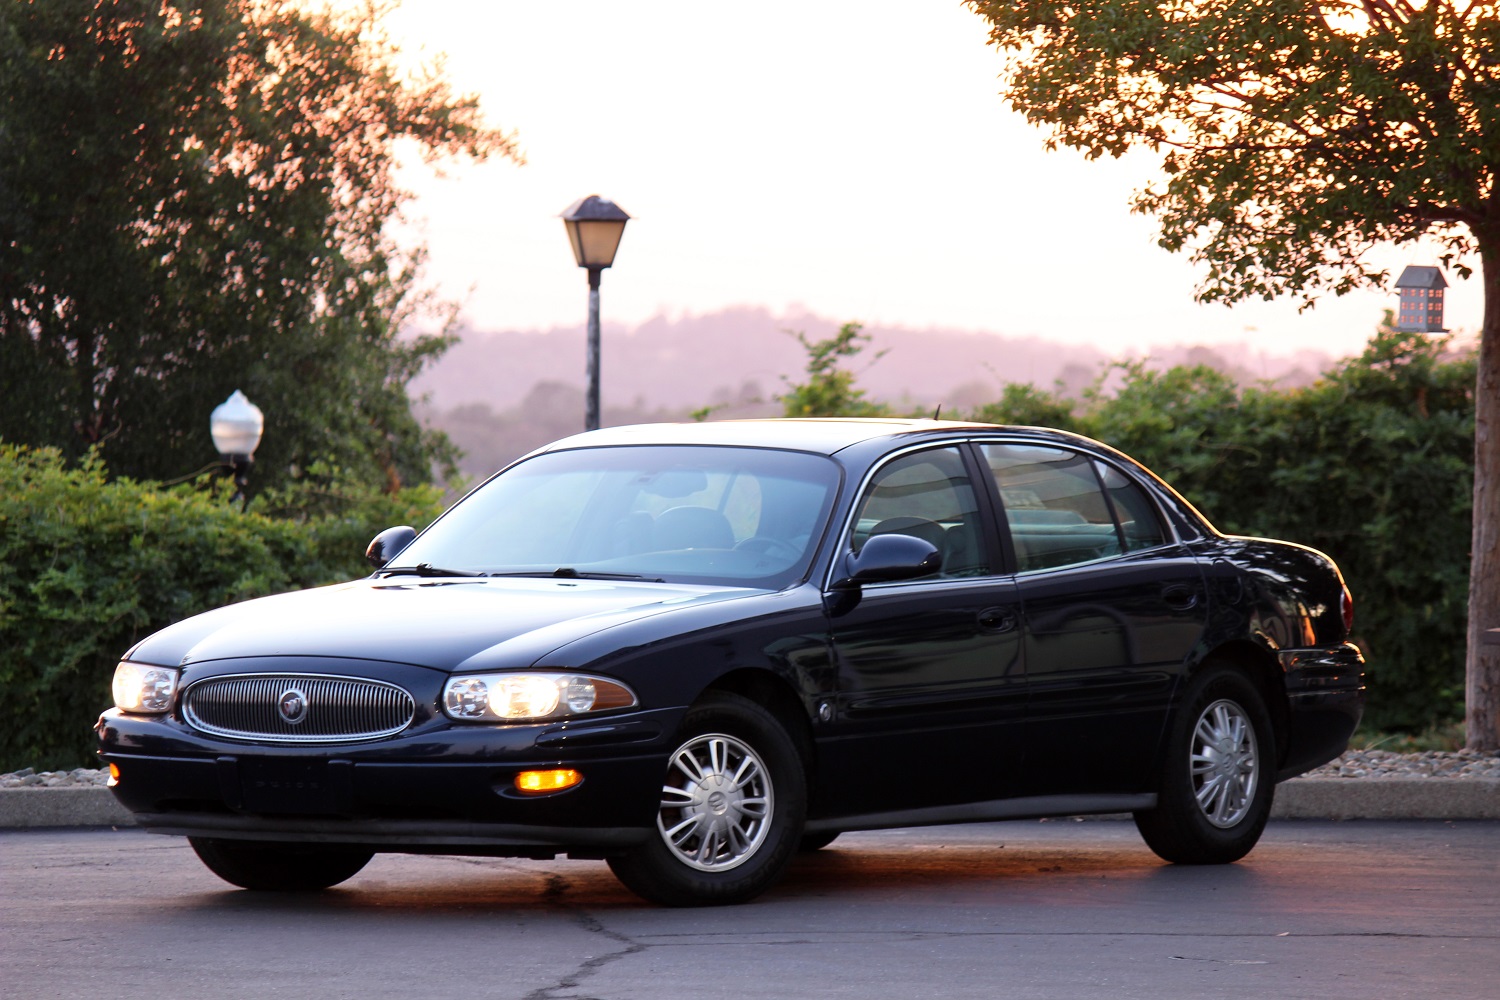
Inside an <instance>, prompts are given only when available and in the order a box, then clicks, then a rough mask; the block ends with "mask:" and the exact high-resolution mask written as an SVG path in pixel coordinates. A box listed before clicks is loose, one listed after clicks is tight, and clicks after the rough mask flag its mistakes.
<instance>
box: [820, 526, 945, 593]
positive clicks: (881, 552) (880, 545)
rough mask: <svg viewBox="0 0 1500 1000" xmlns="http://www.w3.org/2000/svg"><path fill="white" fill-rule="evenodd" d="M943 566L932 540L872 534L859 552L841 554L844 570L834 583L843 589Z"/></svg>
mask: <svg viewBox="0 0 1500 1000" xmlns="http://www.w3.org/2000/svg"><path fill="white" fill-rule="evenodd" d="M942 566H943V556H942V553H940V552H938V550H937V548H936V546H934V545H933V544H932V543H931V542H925V541H923V540H922V539H920V538H915V537H913V536H911V535H899V534H889V535H875V536H873V537H872V538H870V539H869V540H868V541H866V542H865V544H864V547H863V548H862V549H860V550H859V551H858V552H856V553H851V554H849V555H848V556H845V557H844V572H843V573H842V574H841V575H840V577H839V578H838V579H836V580H835V581H834V584H833V586H834V589H836V590H843V589H848V588H851V587H858V586H861V585H863V584H866V583H890V582H892V581H894V580H911V579H914V578H916V577H919V576H926V575H927V574H929V573H936V572H937V571H938V570H939V569H942Z"/></svg>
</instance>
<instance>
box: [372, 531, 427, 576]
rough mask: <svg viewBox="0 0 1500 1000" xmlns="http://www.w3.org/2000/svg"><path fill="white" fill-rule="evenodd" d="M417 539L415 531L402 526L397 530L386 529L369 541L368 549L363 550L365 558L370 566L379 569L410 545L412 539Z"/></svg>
mask: <svg viewBox="0 0 1500 1000" xmlns="http://www.w3.org/2000/svg"><path fill="white" fill-rule="evenodd" d="M416 537H417V529H416V528H413V527H411V526H410V525H407V524H403V525H401V526H400V527H399V528H386V529H385V530H384V531H382V532H381V533H380V534H378V535H376V536H375V537H374V538H373V539H371V541H370V546H369V548H367V549H365V558H366V559H367V560H369V562H370V565H371V566H374V567H375V568H376V569H380V568H381V567H382V566H384V565H385V564H386V563H388V562H390V561H391V560H392V559H394V558H396V556H397V555H398V554H399V553H400V552H401V550H402V549H404V548H406V547H407V546H408V545H410V544H411V541H412V539H413V538H416Z"/></svg>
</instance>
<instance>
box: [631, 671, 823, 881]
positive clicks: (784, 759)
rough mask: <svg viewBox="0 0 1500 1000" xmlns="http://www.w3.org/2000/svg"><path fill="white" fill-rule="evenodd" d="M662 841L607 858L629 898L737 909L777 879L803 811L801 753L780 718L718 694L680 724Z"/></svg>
mask: <svg viewBox="0 0 1500 1000" xmlns="http://www.w3.org/2000/svg"><path fill="white" fill-rule="evenodd" d="M682 740H683V742H682V743H681V745H680V746H678V748H677V749H676V750H675V751H674V752H673V753H672V755H671V756H670V757H669V758H668V760H667V773H666V776H665V780H664V781H663V783H662V789H661V798H660V802H659V805H658V807H657V815H656V836H654V837H652V838H650V839H649V840H648V841H646V843H644V844H642V845H641V846H640V847H638V848H636V849H635V850H633V851H631V852H630V853H629V854H626V855H621V856H619V857H614V858H610V859H609V866H610V868H611V869H612V870H613V871H614V873H615V875H616V877H618V878H619V880H620V881H621V882H623V883H625V885H626V887H627V888H629V889H630V890H631V891H632V892H635V893H636V894H637V895H640V896H642V897H644V898H646V899H649V900H651V901H652V902H655V903H662V904H664V905H667V906H707V905H716V904H722V903H741V902H744V901H745V900H748V899H751V898H753V897H755V896H758V895H760V894H761V893H762V892H764V891H765V890H766V889H768V888H770V886H771V885H772V884H773V883H774V882H775V881H776V880H777V879H778V878H780V877H781V874H782V872H784V871H785V870H786V866H787V864H788V863H789V862H790V861H791V859H792V856H793V854H794V853H795V852H796V850H797V845H798V842H799V840H800V837H801V833H802V820H803V817H804V815H805V814H806V811H807V784H806V779H805V777H804V771H803V767H802V759H801V755H800V754H799V753H798V751H797V747H796V744H795V743H794V742H793V741H792V739H791V737H790V736H788V735H787V732H786V730H785V729H783V728H782V726H781V724H780V723H779V722H778V721H777V720H776V717H775V716H774V715H772V714H771V713H770V712H768V711H767V710H766V709H764V708H762V707H761V706H760V705H757V704H756V703H754V702H752V701H749V700H748V699H745V698H741V697H739V696H738V695H733V694H727V693H726V694H716V695H714V696H712V698H711V699H709V700H706V701H704V702H703V703H701V704H699V705H698V706H696V707H694V708H693V709H692V710H691V711H690V712H688V714H687V718H686V719H685V720H684V722H683V728H682Z"/></svg>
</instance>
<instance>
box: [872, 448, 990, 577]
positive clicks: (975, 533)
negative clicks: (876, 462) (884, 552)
mask: <svg viewBox="0 0 1500 1000" xmlns="http://www.w3.org/2000/svg"><path fill="white" fill-rule="evenodd" d="M883 534H901V535H911V536H913V537H915V538H920V539H922V540H924V541H926V542H930V543H931V544H932V545H933V546H934V547H935V548H936V549H937V550H938V551H939V552H940V553H942V555H943V566H942V569H941V570H940V571H939V573H938V576H939V577H958V576H983V575H985V574H987V573H989V572H990V567H989V564H988V561H987V560H986V559H985V554H984V539H983V535H982V534H981V533H980V530H979V506H978V503H977V501H976V500H975V494H974V484H973V483H972V482H970V481H969V474H968V472H967V471H966V470H965V468H964V463H963V458H962V456H961V455H960V454H959V451H958V449H957V448H933V449H931V450H928V451H919V452H915V453H913V454H910V455H903V456H901V457H900V458H898V459H896V460H894V461H892V462H890V463H889V464H887V465H886V466H884V467H883V468H881V470H880V471H879V472H877V473H876V474H875V478H874V479H873V480H871V482H870V486H869V488H868V490H867V491H866V493H865V495H864V498H863V499H862V500H861V501H860V504H859V508H858V514H857V515H856V517H855V522H854V534H853V538H851V539H850V543H851V545H852V546H853V548H855V549H856V550H857V549H859V548H861V547H863V546H864V544H865V542H866V541H867V540H868V539H869V538H870V537H871V536H873V535H883Z"/></svg>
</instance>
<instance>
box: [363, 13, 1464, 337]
mask: <svg viewBox="0 0 1500 1000" xmlns="http://www.w3.org/2000/svg"><path fill="white" fill-rule="evenodd" d="M387 25H388V27H389V28H390V30H391V31H392V33H393V35H394V37H395V38H396V39H397V41H398V43H399V44H401V45H402V46H403V48H404V49H405V51H406V53H407V55H408V56H410V57H412V58H414V59H416V58H420V59H430V58H432V57H433V56H436V55H438V54H444V55H445V56H446V68H447V75H448V77H449V78H450V80H451V81H452V82H453V83H454V85H455V86H456V88H457V89H459V90H460V91H463V92H469V93H476V94H478V95H479V97H480V99H481V104H482V106H483V107H484V108H485V110H486V114H487V117H488V120H489V121H490V123H491V124H493V125H496V126H499V127H502V128H504V129H507V130H514V131H515V132H516V133H517V138H518V140H519V144H520V147H521V149H522V150H523V151H524V153H525V155H526V158H527V163H526V164H525V165H524V166H516V165H514V164H512V163H510V162H509V161H504V160H492V161H491V162H489V163H486V164H483V165H480V166H467V165H458V166H449V167H447V168H446V170H445V174H446V176H444V177H442V178H435V177H433V176H432V174H431V173H430V172H429V171H427V170H425V169H409V170H407V171H405V172H404V173H403V179H404V182H405V183H406V184H407V185H408V186H410V187H411V189H412V190H413V191H415V192H416V193H417V198H416V199H415V201H414V202H413V203H412V204H411V205H410V206H408V210H407V215H408V217H409V220H410V221H409V223H408V228H407V230H406V237H405V238H407V239H409V240H420V241H422V242H424V243H425V244H426V245H427V247H428V249H429V251H430V254H431V257H430V268H429V279H430V281H431V282H432V283H433V284H435V285H436V286H437V288H438V290H439V292H440V293H441V294H442V295H444V296H445V297H447V298H450V299H454V300H457V301H460V302H462V303H463V311H462V314H461V315H462V322H463V325H464V326H465V327H467V328H468V329H471V330H479V331H484V330H523V329H546V328H549V327H553V326H571V325H576V324H579V323H581V322H582V321H583V318H584V316H585V314H586V309H587V282H586V279H585V274H584V272H583V271H582V270H580V269H578V268H577V267H576V266H575V265H574V263H573V259H572V255H571V252H570V250H569V248H568V241H567V237H566V234H565V232H564V229H563V224H562V222H561V221H559V218H558V216H559V215H560V213H561V212H562V211H563V210H564V209H565V208H566V207H567V206H568V205H569V204H571V203H572V202H573V201H575V200H576V199H578V198H580V197H583V196H584V195H588V194H599V195H602V196H603V197H606V198H609V199H612V200H613V201H615V202H616V203H617V204H618V205H620V206H621V207H622V208H624V209H625V210H626V211H627V212H629V213H630V215H631V216H632V221H631V222H630V223H629V224H628V225H627V227H626V230H625V235H624V238H623V240H622V241H621V245H620V250H619V253H618V256H617V257H616V262H615V266H614V267H613V268H611V269H610V270H608V271H606V272H605V274H604V279H603V286H602V289H601V312H602V314H603V317H604V322H605V324H606V327H608V326H609V325H611V324H616V323H624V324H630V325H634V324H638V323H641V322H644V321H645V320H647V319H649V318H652V317H653V316H658V315H665V316H667V317H679V316H682V315H684V314H704V313H711V312H714V311H717V310H719V309H723V308H726V307H731V306H743V305H751V306H766V307H768V308H770V309H771V310H773V311H774V312H777V313H783V312H788V311H795V310H801V309H806V310H808V311H810V312H812V313H814V314H816V315H818V316H821V317H824V318H826V319H830V320H833V321H837V322H844V321H850V320H855V321H860V322H864V323H866V324H872V325H873V324H878V325H895V326H904V327H908V328H914V329H926V328H948V329H962V330H972V331H975V332H984V333H993V334H1001V335H1007V336H1042V337H1050V338H1054V339H1056V340H1059V341H1065V342H1068V343H1089V344H1094V345H1096V346H1098V347H1100V348H1102V349H1104V350H1107V351H1118V352H1120V353H1141V352H1147V351H1149V349H1150V347H1151V346H1152V345H1155V344H1177V343H1201V344H1207V345H1210V346H1212V345H1215V344H1227V343H1233V342H1244V343H1248V344H1250V345H1252V346H1254V347H1257V348H1260V349H1262V350H1265V351H1268V352H1291V351H1294V350H1297V349H1300V348H1306V347H1315V348H1319V349H1322V350H1326V351H1329V352H1332V353H1339V354H1348V353H1357V352H1358V351H1359V350H1360V348H1361V347H1362V346H1363V344H1364V343H1365V341H1366V340H1367V339H1368V337H1369V335H1370V333H1371V331H1372V330H1373V329H1374V327H1375V325H1376V323H1377V322H1378V321H1379V320H1380V317H1381V311H1382V309H1385V308H1393V307H1394V304H1395V301H1396V299H1395V295H1394V293H1393V292H1383V293H1382V292H1360V293H1354V294H1351V295H1348V296H1345V297H1344V298H1334V297H1332V296H1328V297H1326V298H1324V299H1322V300H1320V301H1319V303H1318V305H1317V306H1316V307H1315V308H1314V309H1312V310H1309V311H1304V312H1299V305H1300V302H1299V301H1298V300H1294V299H1291V298H1287V299H1282V300H1278V301H1275V302H1270V303H1265V302H1260V301H1256V302H1251V303H1245V304H1241V305H1237V306H1235V307H1232V308H1226V307H1225V306H1222V305H1198V304H1196V303H1195V302H1194V300H1193V294H1194V288H1195V286H1196V284H1197V282H1198V280H1199V278H1200V274H1199V272H1198V270H1197V269H1196V268H1195V267H1194V266H1193V265H1192V264H1191V263H1190V261H1189V260H1188V258H1187V255H1186V254H1177V255H1173V254H1169V253H1167V252H1166V251H1165V250H1162V249H1161V248H1159V247H1158V246H1157V245H1156V239H1157V233H1156V225H1155V223H1154V221H1153V220H1152V219H1150V218H1148V217H1143V216H1138V215H1133V214H1132V213H1131V212H1130V197H1131V193H1132V192H1133V191H1134V190H1137V189H1139V188H1140V187H1141V186H1143V185H1144V184H1145V183H1146V182H1148V181H1149V180H1151V179H1152V177H1153V176H1154V175H1155V171H1156V166H1157V161H1156V159H1155V158H1154V157H1153V156H1152V155H1151V154H1149V153H1147V152H1144V151H1143V152H1141V153H1139V154H1131V155H1129V156H1127V157H1125V158H1124V159H1122V160H1099V161H1087V160H1085V159H1084V157H1083V156H1082V155H1081V154H1079V153H1077V152H1074V151H1071V150H1066V149H1064V150H1058V151H1053V152H1048V151H1046V150H1045V148H1044V144H1045V139H1046V136H1045V134H1044V133H1043V132H1041V131H1040V130H1038V129H1036V128H1033V127H1031V126H1029V125H1028V124H1027V123H1026V122H1025V120H1024V119H1023V118H1022V117H1021V116H1020V115H1019V114H1018V113H1017V112H1015V111H1014V110H1013V109H1011V108H1010V107H1009V106H1008V105H1007V104H1006V103H1005V101H1004V99H1003V97H1002V96H1001V94H1000V87H1001V83H1000V80H999V78H998V75H999V73H1000V69H1001V61H1000V55H999V54H998V53H997V52H996V51H995V50H994V49H992V48H991V47H989V46H988V45H987V44H986V35H987V33H986V27H985V22H983V21H982V20H981V19H980V18H979V17H978V16H977V15H975V14H973V13H972V12H970V11H969V10H968V9H967V8H965V7H963V6H962V5H961V4H960V3H959V2H957V0H760V2H758V3H755V4H725V3H707V2H703V0H693V2H687V0H633V2H620V0H568V2H565V3H559V2H553V3H543V2H538V0H519V2H518V0H405V2H404V5H403V6H402V7H401V8H399V9H398V10H397V11H396V12H395V13H394V14H393V15H391V16H390V17H389V18H388V20H387ZM1438 253H1439V251H1438V250H1436V249H1435V248H1434V247H1432V246H1427V247H1421V246H1418V247H1412V246H1405V247H1401V248H1395V247H1386V248H1382V249H1381V250H1380V251H1379V252H1378V254H1377V256H1376V257H1375V258H1373V259H1374V260H1375V261H1376V262H1377V263H1378V264H1380V265H1382V266H1386V267H1389V268H1390V269H1391V272H1392V275H1393V276H1394V275H1395V274H1397V273H1399V271H1400V269H1401V268H1402V267H1403V266H1405V265H1406V264H1413V263H1417V264H1433V263H1437V260H1436V257H1437V254H1438ZM1448 279H1449V282H1450V284H1451V285H1452V286H1453V287H1452V288H1450V291H1449V299H1448V314H1447V320H1448V325H1449V326H1450V327H1453V328H1455V329H1456V330H1458V331H1460V332H1461V333H1463V332H1467V333H1474V332H1477V330H1478V328H1479V324H1480V318H1481V312H1482V295H1481V289H1480V287H1479V281H1478V279H1477V277H1476V278H1473V279H1470V280H1469V281H1467V282H1465V281H1462V280H1460V279H1459V278H1458V276H1457V275H1456V274H1453V273H1450V274H1449V275H1448Z"/></svg>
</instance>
